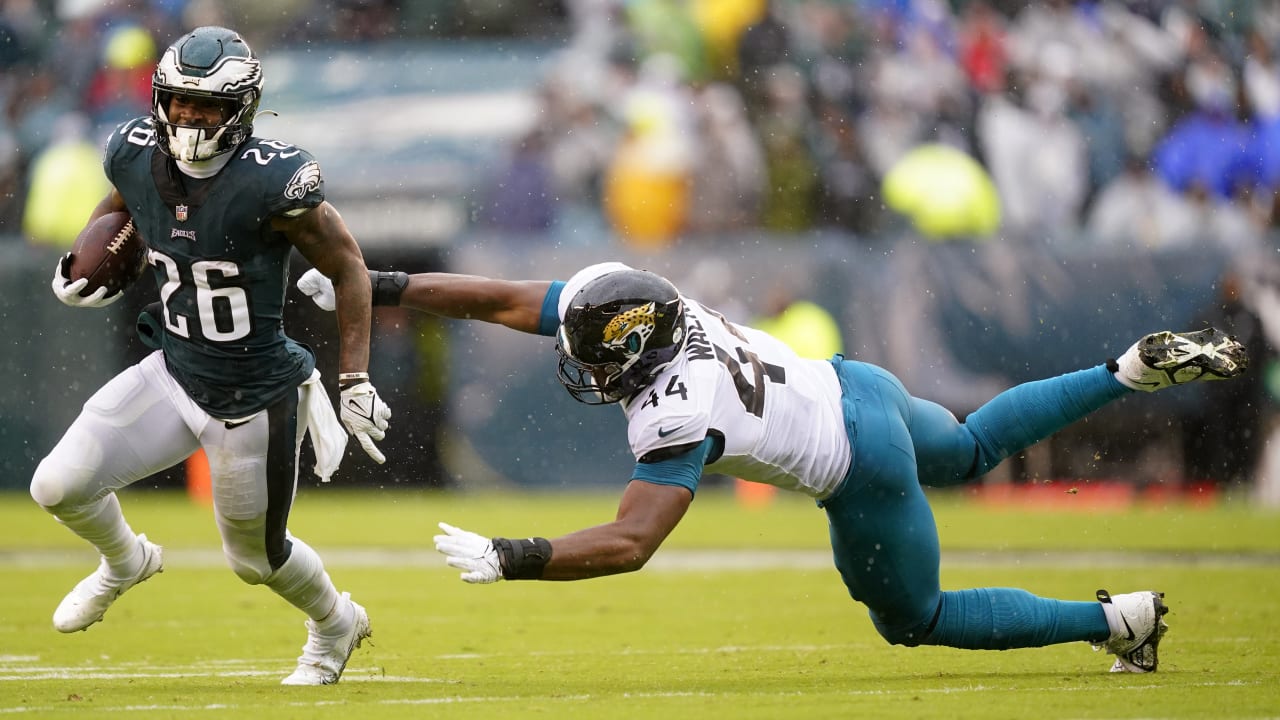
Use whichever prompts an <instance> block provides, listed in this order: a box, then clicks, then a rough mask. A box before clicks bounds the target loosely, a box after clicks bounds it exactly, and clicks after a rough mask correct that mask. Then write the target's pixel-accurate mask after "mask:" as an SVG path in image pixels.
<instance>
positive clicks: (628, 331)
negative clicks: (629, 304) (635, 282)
mask: <svg viewBox="0 0 1280 720" xmlns="http://www.w3.org/2000/svg"><path fill="white" fill-rule="evenodd" d="M656 309H657V306H656V305H655V304H654V303H647V304H645V305H641V306H640V307H635V308H631V309H630V310H627V311H626V312H624V313H622V314H621V315H618V316H617V317H615V318H614V319H612V320H610V321H609V324H608V325H605V326H604V344H605V346H606V347H609V348H619V349H621V350H622V351H623V352H625V353H626V354H627V355H634V354H636V353H637V352H639V351H640V349H641V348H643V347H644V345H645V341H646V340H648V339H649V336H650V335H652V334H653V329H654V327H655V326H656V325H657V323H656V322H655V321H654V315H655V312H656Z"/></svg>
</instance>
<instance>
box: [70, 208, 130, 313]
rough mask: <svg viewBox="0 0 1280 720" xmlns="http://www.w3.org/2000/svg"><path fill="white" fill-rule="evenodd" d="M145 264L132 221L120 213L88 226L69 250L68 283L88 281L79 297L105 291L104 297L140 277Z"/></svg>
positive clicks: (105, 216)
mask: <svg viewBox="0 0 1280 720" xmlns="http://www.w3.org/2000/svg"><path fill="white" fill-rule="evenodd" d="M146 261H147V244H146V242H144V241H143V239H142V236H141V235H139V234H138V230H137V228H135V227H134V225H133V218H132V217H131V216H130V215H129V213H127V212H124V211H123V210H122V211H119V212H113V213H107V214H106V215H103V216H102V217H100V218H98V219H97V220H94V221H93V222H92V223H89V225H87V226H86V227H85V229H84V230H81V231H80V235H79V236H78V237H76V242H75V244H74V245H73V246H72V247H71V267H70V268H68V274H69V275H70V277H71V281H72V282H75V281H76V280H79V279H80V278H89V283H88V285H86V286H85V288H84V289H83V290H81V291H80V295H81V296H82V297H88V296H89V295H92V294H93V293H94V291H96V290H97V289H98V288H100V287H103V286H104V285H105V286H106V287H107V294H108V295H114V294H115V293H117V292H119V291H121V290H123V289H125V288H126V287H128V286H129V285H130V284H131V283H133V281H134V280H137V279H138V276H139V275H141V274H142V267H143V265H144V264H145V263H146Z"/></svg>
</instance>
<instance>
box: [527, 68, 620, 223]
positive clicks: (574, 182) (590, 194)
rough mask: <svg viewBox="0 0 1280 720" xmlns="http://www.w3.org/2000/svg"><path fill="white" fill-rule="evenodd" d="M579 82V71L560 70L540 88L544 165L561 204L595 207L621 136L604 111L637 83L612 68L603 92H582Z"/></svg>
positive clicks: (595, 90) (600, 196) (581, 85)
mask: <svg viewBox="0 0 1280 720" xmlns="http://www.w3.org/2000/svg"><path fill="white" fill-rule="evenodd" d="M581 76H582V72H581V69H580V68H578V67H575V66H573V65H570V64H561V65H560V66H559V67H557V68H555V69H554V70H553V71H552V73H551V74H550V77H549V78H548V81H547V83H546V84H545V85H544V86H543V87H542V88H541V94H542V109H543V114H544V119H543V124H544V125H545V126H546V128H547V130H546V136H545V141H546V143H547V149H546V154H547V163H548V167H549V169H550V171H551V181H552V183H553V188H554V191H555V194H556V196H557V197H558V198H560V200H561V202H562V203H584V204H585V203H589V204H591V205H592V206H595V207H598V206H599V202H600V200H601V198H602V189H601V186H602V185H603V178H604V174H605V168H606V167H607V166H608V164H609V161H610V159H611V158H612V157H613V153H614V149H615V148H616V147H617V145H618V142H619V139H620V138H621V136H622V127H621V126H620V125H619V123H617V122H614V121H613V119H612V118H611V117H610V116H609V115H608V114H607V113H606V112H605V108H606V107H610V108H611V107H612V103H613V101H614V100H615V99H616V98H617V97H619V96H620V95H621V94H622V92H623V90H622V88H623V87H627V88H629V87H630V86H631V85H633V84H634V83H635V79H634V72H631V71H629V70H627V69H626V68H625V67H624V66H619V65H618V64H615V63H610V64H609V66H608V71H607V72H606V73H604V74H603V77H604V79H602V80H601V83H600V85H601V87H593V88H590V89H585V88H584V87H583V84H582V83H581V82H578V80H579V79H580V78H581ZM619 76H624V77H625V79H623V78H620V77H619Z"/></svg>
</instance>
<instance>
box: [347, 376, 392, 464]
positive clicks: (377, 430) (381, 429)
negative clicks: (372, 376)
mask: <svg viewBox="0 0 1280 720" xmlns="http://www.w3.org/2000/svg"><path fill="white" fill-rule="evenodd" d="M338 404H339V405H341V406H342V409H341V412H340V413H339V414H340V416H341V417H342V424H343V425H346V426H347V430H348V431H350V433H351V434H352V435H355V436H356V439H357V440H359V441H360V447H362V448H364V451H365V452H367V453H369V457H371V458H373V461H374V462H376V463H378V464H379V465H381V464H382V463H384V462H386V461H387V456H386V455H383V454H382V451H380V450H378V446H376V445H374V444H373V442H374V441H375V440H381V439H382V438H384V437H386V434H387V421H389V420H390V419H391V408H389V407H387V404H386V403H384V402H382V398H380V397H378V391H377V390H375V389H374V387H373V385H370V384H369V383H368V382H362V383H358V384H356V385H352V386H351V387H349V388H343V390H342V391H341V392H340V393H338Z"/></svg>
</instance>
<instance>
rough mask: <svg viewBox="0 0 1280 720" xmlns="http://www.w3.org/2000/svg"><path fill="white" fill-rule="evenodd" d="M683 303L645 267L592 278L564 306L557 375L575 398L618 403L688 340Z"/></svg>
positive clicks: (668, 359)
mask: <svg viewBox="0 0 1280 720" xmlns="http://www.w3.org/2000/svg"><path fill="white" fill-rule="evenodd" d="M684 336H685V329H684V302H683V301H682V300H681V299H680V293H679V292H678V291H677V290H676V288H675V286H674V285H672V284H671V283H669V282H667V281H666V280H665V279H663V278H662V277H659V276H658V275H654V274H653V273H651V272H646V271H644V270H631V269H626V270H617V271H614V272H610V273H606V274H604V275H601V276H600V277H598V278H595V279H594V280H591V281H590V282H588V283H587V284H586V285H584V286H583V287H582V289H581V290H579V291H578V293H577V294H576V295H574V296H573V299H572V300H571V301H570V303H569V309H568V310H566V311H565V314H564V322H563V323H562V324H561V325H560V332H559V334H558V337H557V342H556V350H557V351H558V352H559V353H560V367H559V369H558V371H557V373H556V374H557V376H558V377H559V379H560V382H561V383H562V384H563V385H564V387H565V389H566V390H568V391H569V394H570V395H572V396H573V397H574V398H575V399H576V400H578V401H580V402H584V403H587V404H588V405H602V404H606V403H615V402H618V401H619V400H622V399H623V398H625V397H628V396H630V395H632V394H633V393H635V392H636V391H637V390H640V389H641V388H643V387H645V386H646V385H648V384H649V383H650V382H651V381H652V380H653V378H654V377H656V376H657V375H658V373H660V372H662V370H663V368H665V367H666V366H667V365H668V364H670V363H671V361H672V360H674V359H675V358H676V354H677V353H678V352H679V351H680V347H681V346H682V345H683V344H684Z"/></svg>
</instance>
